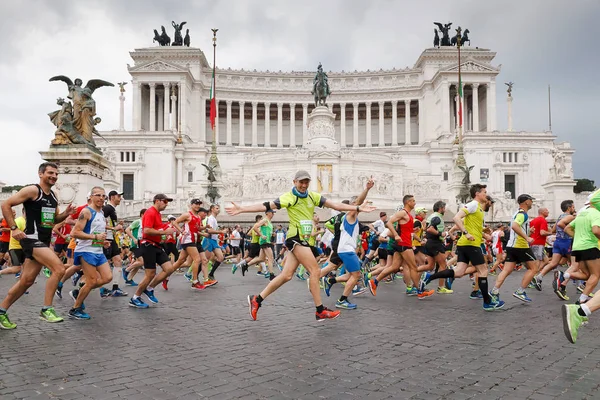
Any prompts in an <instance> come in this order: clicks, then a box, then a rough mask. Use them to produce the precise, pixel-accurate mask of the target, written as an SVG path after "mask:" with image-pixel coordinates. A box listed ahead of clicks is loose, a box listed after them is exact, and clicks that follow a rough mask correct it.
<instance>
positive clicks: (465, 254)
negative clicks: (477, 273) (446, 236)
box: [456, 246, 485, 267]
mask: <svg viewBox="0 0 600 400" xmlns="http://www.w3.org/2000/svg"><path fill="white" fill-rule="evenodd" d="M456 256H457V257H458V262H464V263H467V264H468V263H471V264H472V265H473V266H474V267H475V266H477V265H482V264H485V259H484V258H483V252H482V251H481V247H479V246H456Z"/></svg>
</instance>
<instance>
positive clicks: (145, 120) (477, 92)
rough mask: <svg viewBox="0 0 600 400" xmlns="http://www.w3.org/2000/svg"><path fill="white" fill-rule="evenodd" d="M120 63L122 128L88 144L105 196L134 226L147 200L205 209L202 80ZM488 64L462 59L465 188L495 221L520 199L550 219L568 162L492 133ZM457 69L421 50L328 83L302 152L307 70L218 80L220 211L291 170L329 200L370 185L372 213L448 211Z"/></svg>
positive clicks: (171, 57) (279, 183)
mask: <svg viewBox="0 0 600 400" xmlns="http://www.w3.org/2000/svg"><path fill="white" fill-rule="evenodd" d="M130 54H131V57H132V59H133V61H134V64H133V65H132V66H128V68H129V72H130V74H131V77H132V82H133V85H132V87H133V88H132V90H131V91H130V92H127V93H125V95H127V96H128V98H127V102H131V103H132V106H133V124H132V126H133V130H132V131H125V130H124V129H123V122H122V119H123V116H122V115H123V114H121V127H120V129H119V130H113V131H105V132H101V134H102V135H103V136H104V137H105V138H107V139H108V143H106V142H104V141H102V142H99V143H98V144H99V146H101V147H102V150H103V152H104V154H105V156H106V157H107V158H108V160H109V161H110V162H111V165H112V168H111V169H107V170H106V171H105V172H106V173H105V176H104V180H105V184H106V186H107V188H108V189H110V188H117V187H122V188H123V189H124V191H125V198H126V199H127V200H126V201H125V202H124V203H123V206H122V210H121V215H123V216H130V215H135V214H136V213H137V211H138V210H139V209H140V208H141V207H142V206H143V205H148V204H149V199H151V198H152V196H153V195H154V194H155V193H157V192H164V193H167V194H170V195H173V196H174V197H175V198H176V199H177V201H176V202H175V203H174V204H173V205H172V208H173V209H172V210H171V211H172V212H180V211H184V210H185V209H186V203H187V201H188V200H189V199H190V198H191V197H205V193H206V187H207V185H208V181H207V174H206V170H205V169H204V167H202V165H201V164H202V163H206V164H208V160H209V157H210V150H211V144H212V138H213V132H212V130H211V127H210V118H209V108H210V107H209V90H210V78H211V73H212V68H211V66H210V65H209V64H208V62H207V59H206V57H205V55H204V53H203V52H202V51H201V50H200V49H195V48H185V47H151V48H142V49H136V50H135V51H133V52H131V53H130ZM495 55H496V53H495V52H493V51H490V50H487V49H478V48H469V47H467V48H464V49H463V50H462V52H461V58H462V66H461V69H462V80H463V83H464V85H465V86H464V87H465V89H464V92H465V133H464V149H465V158H466V160H467V164H468V165H469V166H470V165H473V166H474V168H473V171H472V173H471V181H472V182H486V183H487V184H488V192H490V193H491V194H492V195H494V196H495V197H498V198H499V199H500V201H499V202H498V203H497V204H496V207H495V211H494V218H496V219H504V218H505V217H506V216H507V215H509V214H511V213H512V212H514V209H515V208H516V204H515V201H514V200H513V199H514V198H515V196H518V195H519V194H520V193H524V192H526V193H529V194H531V195H533V196H534V197H535V198H536V199H538V200H537V205H538V206H541V205H544V206H547V207H549V208H550V209H551V210H552V213H554V214H556V213H558V211H559V204H560V201H561V200H563V199H566V198H574V197H575V195H574V194H573V193H572V187H573V185H574V181H573V179H572V178H573V171H572V167H571V158H572V155H573V152H574V150H573V149H572V148H571V147H570V145H569V143H566V142H563V143H556V142H555V138H556V137H555V136H554V135H553V134H552V132H499V131H498V130H497V113H496V90H497V88H496V76H497V75H498V73H499V71H500V70H499V67H497V66H494V65H493V60H494V57H495ZM316 64H317V63H315V70H316V66H317V65H316ZM457 71H458V65H457V50H456V48H453V47H452V48H451V47H449V48H430V49H426V50H425V51H423V53H422V54H421V56H420V57H419V59H418V60H417V61H416V63H415V65H414V66H413V67H412V68H407V69H392V70H378V71H361V72H358V71H354V72H345V71H341V72H329V73H328V75H329V85H330V88H331V91H332V95H331V96H330V98H329V99H328V106H329V108H330V110H331V111H332V112H333V113H334V114H335V122H334V137H335V141H333V140H332V141H331V143H330V145H328V146H321V147H319V148H316V147H315V146H313V147H310V146H308V145H307V143H308V142H309V141H310V138H309V137H308V135H309V128H310V127H309V125H308V116H309V114H310V113H311V112H312V110H313V108H314V100H313V96H312V95H311V94H310V92H311V89H312V83H313V78H314V75H315V73H314V72H281V71H279V72H272V71H256V70H253V71H247V70H232V69H230V68H227V69H221V68H219V69H217V81H216V98H217V100H218V118H217V123H216V128H215V132H214V134H215V136H216V138H217V139H216V141H217V144H218V145H217V150H218V156H219V161H220V165H221V177H220V182H219V186H220V192H221V195H222V198H221V200H220V202H222V203H223V202H227V201H231V200H233V201H238V202H241V203H253V202H256V201H261V202H262V201H265V200H267V199H273V198H275V196H276V195H277V194H279V193H281V192H283V191H286V190H289V188H290V187H291V178H292V176H293V174H294V172H295V171H296V170H297V169H307V170H309V171H310V172H311V174H312V176H313V183H312V185H313V186H312V189H313V190H319V191H322V192H323V193H325V194H326V196H327V197H328V198H332V199H334V200H342V199H344V198H348V197H349V196H351V195H353V194H356V193H358V192H359V191H360V190H361V188H362V187H363V185H364V183H365V182H366V180H367V179H368V177H369V176H373V177H374V178H375V180H376V182H377V183H376V186H375V188H374V189H373V190H372V192H371V195H370V200H372V201H373V202H374V204H376V205H377V206H378V207H380V208H382V209H387V210H392V209H395V208H396V206H397V205H398V204H399V203H400V202H401V199H402V196H403V195H404V194H408V193H410V194H414V195H415V196H416V198H417V201H418V204H420V205H422V206H426V207H431V205H432V204H433V203H434V202H435V201H436V200H439V199H442V200H445V201H446V202H448V203H450V204H453V205H454V204H456V200H455V198H456V194H457V193H458V187H459V184H460V180H461V179H462V176H460V175H459V174H458V173H457V172H456V169H455V168H454V160H455V159H456V156H457V151H458V146H457V145H456V144H454V140H455V137H456V131H457V129H456V120H457V107H456V92H457V90H456V88H457V82H458V74H457ZM128 87H129V86H128ZM123 101H125V99H124V98H122V99H121V102H122V103H123ZM178 139H181V140H178ZM507 192H508V193H507ZM454 210H455V207H454Z"/></svg>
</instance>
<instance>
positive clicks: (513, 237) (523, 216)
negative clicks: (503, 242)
mask: <svg viewBox="0 0 600 400" xmlns="http://www.w3.org/2000/svg"><path fill="white" fill-rule="evenodd" d="M512 220H513V222H516V223H517V224H519V226H520V227H521V229H523V231H524V232H525V234H526V235H529V215H527V213H526V212H525V210H523V209H519V211H517V212H516V214H515V215H513V217H512ZM511 225H512V224H511ZM506 247H513V248H515V249H528V248H529V243H527V240H525V239H524V238H522V237H521V236H519V235H517V232H515V231H514V230H513V229H512V227H511V229H510V238H509V239H508V245H507V246H506Z"/></svg>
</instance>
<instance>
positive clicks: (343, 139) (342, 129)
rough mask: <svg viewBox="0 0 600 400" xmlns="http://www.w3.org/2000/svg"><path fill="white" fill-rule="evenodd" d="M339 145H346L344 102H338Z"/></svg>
mask: <svg viewBox="0 0 600 400" xmlns="http://www.w3.org/2000/svg"><path fill="white" fill-rule="evenodd" d="M340 146H341V147H346V104H345V103H341V104H340Z"/></svg>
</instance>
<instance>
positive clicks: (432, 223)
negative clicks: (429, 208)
mask: <svg viewBox="0 0 600 400" xmlns="http://www.w3.org/2000/svg"><path fill="white" fill-rule="evenodd" d="M441 222H442V220H441V219H440V217H433V218H431V221H430V222H429V226H433V227H434V228H436V229H437V226H438V225H439V224H440V223H441Z"/></svg>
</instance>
